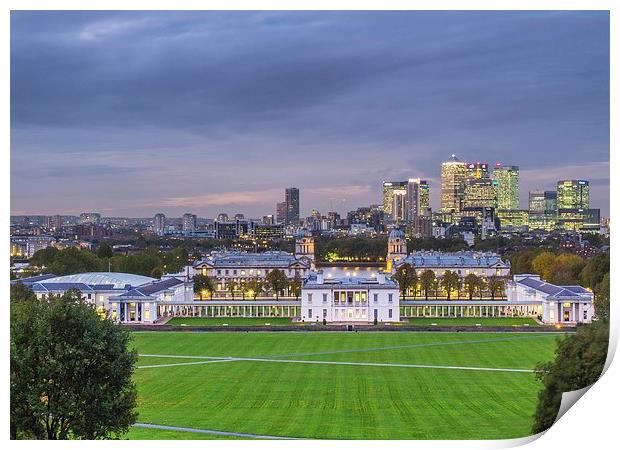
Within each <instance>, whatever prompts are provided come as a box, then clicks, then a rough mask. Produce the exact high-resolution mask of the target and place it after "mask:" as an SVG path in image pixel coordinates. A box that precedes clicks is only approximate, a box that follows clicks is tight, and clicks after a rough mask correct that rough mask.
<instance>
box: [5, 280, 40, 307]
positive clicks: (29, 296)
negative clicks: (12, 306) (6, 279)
mask: <svg viewBox="0 0 620 450" xmlns="http://www.w3.org/2000/svg"><path fill="white" fill-rule="evenodd" d="M10 298H11V301H16V302H23V301H27V300H36V299H37V296H36V295H35V294H34V291H33V290H32V289H31V288H30V286H26V285H25V284H24V283H21V282H19V281H18V282H17V283H15V284H12V285H11V294H10Z"/></svg>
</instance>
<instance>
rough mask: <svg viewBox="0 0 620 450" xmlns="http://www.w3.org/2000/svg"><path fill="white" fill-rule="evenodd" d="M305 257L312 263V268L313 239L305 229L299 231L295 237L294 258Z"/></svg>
mask: <svg viewBox="0 0 620 450" xmlns="http://www.w3.org/2000/svg"><path fill="white" fill-rule="evenodd" d="M302 256H305V257H306V258H308V259H310V261H312V267H313V268H314V237H313V236H312V233H311V232H310V231H308V230H307V229H306V228H302V229H301V230H299V232H298V233H297V235H296V236H295V257H297V258H301V257H302Z"/></svg>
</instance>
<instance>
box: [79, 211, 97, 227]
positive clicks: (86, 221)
mask: <svg viewBox="0 0 620 450" xmlns="http://www.w3.org/2000/svg"><path fill="white" fill-rule="evenodd" d="M100 223H101V214H99V213H96V212H85V213H82V214H80V224H81V225H99V224H100Z"/></svg>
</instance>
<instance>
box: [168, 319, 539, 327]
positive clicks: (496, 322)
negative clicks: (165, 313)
mask: <svg viewBox="0 0 620 450" xmlns="http://www.w3.org/2000/svg"><path fill="white" fill-rule="evenodd" d="M167 324H168V325H178V326H182V325H186V326H210V327H224V326H229V327H234V326H243V327H261V326H265V325H267V324H269V325H270V326H282V325H296V326H308V325H310V324H309V323H298V322H293V321H292V320H291V319H290V318H287V317H173V318H172V319H170V320H169V321H168V322H167ZM432 324H436V325H437V326H471V327H474V326H476V325H477V324H480V326H482V327H496V326H523V325H527V326H530V327H538V326H540V325H539V324H538V323H537V322H536V321H535V320H534V319H530V318H526V317H489V318H476V317H458V318H430V317H421V318H416V319H408V320H403V321H402V322H401V323H400V324H398V323H391V325H420V326H431V325H432ZM314 325H320V323H319V324H314Z"/></svg>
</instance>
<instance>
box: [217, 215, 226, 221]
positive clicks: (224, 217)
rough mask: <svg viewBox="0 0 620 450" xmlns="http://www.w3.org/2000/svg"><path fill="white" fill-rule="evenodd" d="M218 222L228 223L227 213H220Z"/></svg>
mask: <svg viewBox="0 0 620 450" xmlns="http://www.w3.org/2000/svg"><path fill="white" fill-rule="evenodd" d="M216 220H217V221H218V222H228V214H226V213H219V214H218V215H217V219H216Z"/></svg>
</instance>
